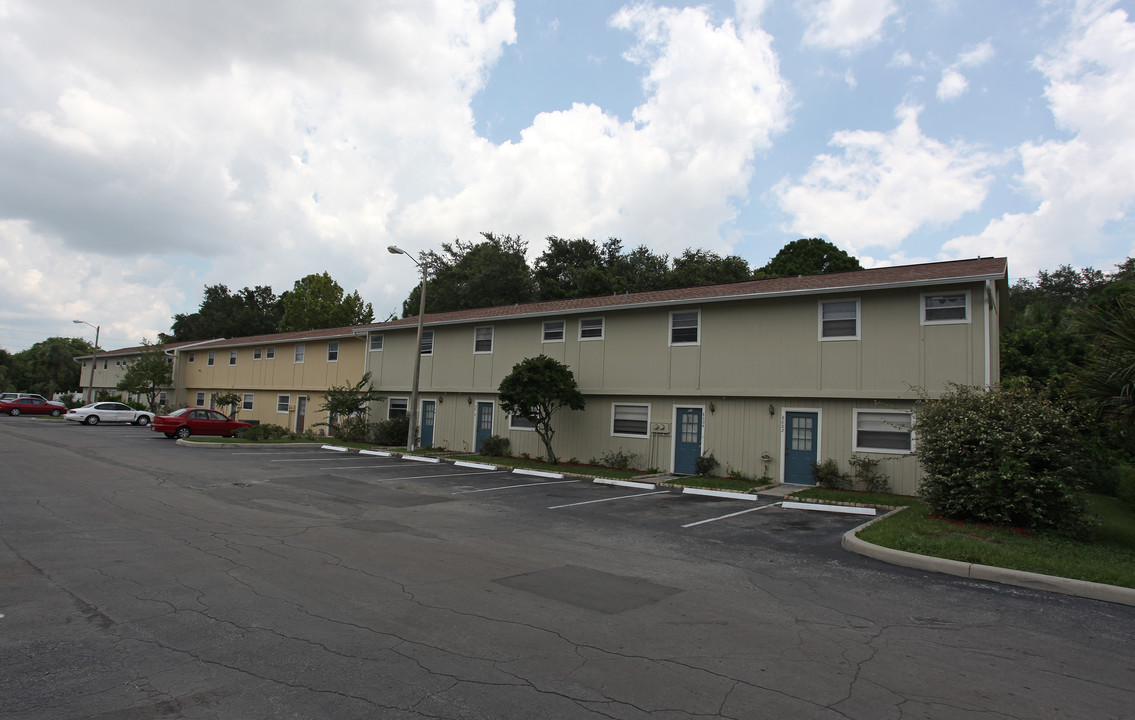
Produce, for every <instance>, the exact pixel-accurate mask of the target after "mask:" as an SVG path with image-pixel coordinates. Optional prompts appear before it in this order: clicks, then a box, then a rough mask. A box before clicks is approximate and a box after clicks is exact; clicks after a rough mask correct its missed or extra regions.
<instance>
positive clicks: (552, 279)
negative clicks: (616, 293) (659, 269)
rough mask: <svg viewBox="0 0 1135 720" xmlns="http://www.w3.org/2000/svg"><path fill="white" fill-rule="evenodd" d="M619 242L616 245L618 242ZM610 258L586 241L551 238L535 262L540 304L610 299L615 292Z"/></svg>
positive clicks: (534, 277) (534, 270)
mask: <svg viewBox="0 0 1135 720" xmlns="http://www.w3.org/2000/svg"><path fill="white" fill-rule="evenodd" d="M616 242H617V241H616ZM609 261H610V255H609V254H608V253H605V252H604V250H603V249H600V247H599V246H598V245H596V244H595V242H594V241H592V240H588V239H586V238H579V239H577V240H565V239H563V238H558V237H555V236H551V237H549V238H548V247H547V248H546V249H545V250H544V252H543V253H542V254H541V255H540V257H538V258H536V263H535V265H534V267H533V269H532V278H533V280H534V281H535V283H536V298H537V299H538V300H562V299H566V298H579V297H595V296H596V295H609V294H610V293H611V292H612V291H613V283H612V279H613V278H612V276H611V268H610V262H609Z"/></svg>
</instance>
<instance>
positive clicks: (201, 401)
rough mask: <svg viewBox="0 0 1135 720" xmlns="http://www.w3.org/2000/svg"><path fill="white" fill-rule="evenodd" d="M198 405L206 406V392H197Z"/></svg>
mask: <svg viewBox="0 0 1135 720" xmlns="http://www.w3.org/2000/svg"><path fill="white" fill-rule="evenodd" d="M197 407H205V393H203V392H199V393H197Z"/></svg>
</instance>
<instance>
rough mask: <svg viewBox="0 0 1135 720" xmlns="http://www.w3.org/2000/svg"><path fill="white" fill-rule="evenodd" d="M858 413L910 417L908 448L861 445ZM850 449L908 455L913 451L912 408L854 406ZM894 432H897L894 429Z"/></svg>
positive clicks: (882, 453) (862, 451)
mask: <svg viewBox="0 0 1135 720" xmlns="http://www.w3.org/2000/svg"><path fill="white" fill-rule="evenodd" d="M860 415H894V416H896V417H907V418H910V449H909V450H904V449H902V448H877V447H863V446H861V445H860V444H859V416H860ZM851 428H852V429H851V431H852V433H853V434H852V438H851V443H852V450H853V451H854V452H861V453H877V454H881V455H910V454H912V453H913V452H914V447H915V444H914V443H915V437H914V411H913V410H881V409H879V408H855V409H854V410H852V417H851ZM896 432H898V431H897V430H896Z"/></svg>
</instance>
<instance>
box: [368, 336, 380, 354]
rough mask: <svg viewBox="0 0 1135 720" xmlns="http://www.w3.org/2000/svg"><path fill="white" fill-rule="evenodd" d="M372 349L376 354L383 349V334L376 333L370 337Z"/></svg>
mask: <svg viewBox="0 0 1135 720" xmlns="http://www.w3.org/2000/svg"><path fill="white" fill-rule="evenodd" d="M370 349H371V350H372V351H375V352H377V351H379V350H381V349H382V333H374V334H373V335H371V336H370Z"/></svg>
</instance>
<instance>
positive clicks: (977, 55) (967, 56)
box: [957, 40, 996, 67]
mask: <svg viewBox="0 0 1135 720" xmlns="http://www.w3.org/2000/svg"><path fill="white" fill-rule="evenodd" d="M995 54H996V51H995V50H994V49H993V43H992V42H991V41H989V40H986V41H985V42H982V43H978V44H977V45H975V46H974V47H972V48H970V49H969V50H965V51H963V52H962V53H961V54H959V55H958V63H957V64H958V66H959V67H980V66H982V65H984V64H985V63H987V62H989V61H990V60H992V59H993V56H994V55H995Z"/></svg>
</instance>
